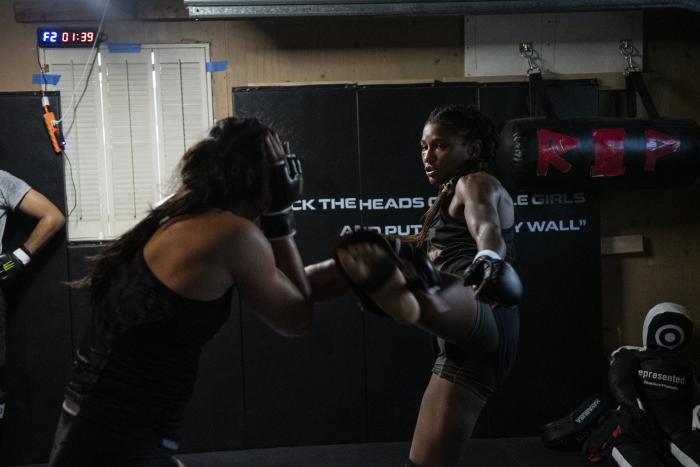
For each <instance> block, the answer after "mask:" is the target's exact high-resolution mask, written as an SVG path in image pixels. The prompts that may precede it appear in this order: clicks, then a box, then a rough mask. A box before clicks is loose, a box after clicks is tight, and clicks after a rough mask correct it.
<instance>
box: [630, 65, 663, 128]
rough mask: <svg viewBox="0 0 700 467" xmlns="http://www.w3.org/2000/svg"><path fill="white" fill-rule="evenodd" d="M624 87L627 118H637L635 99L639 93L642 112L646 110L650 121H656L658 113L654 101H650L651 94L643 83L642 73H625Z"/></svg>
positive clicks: (637, 71) (636, 71)
mask: <svg viewBox="0 0 700 467" xmlns="http://www.w3.org/2000/svg"><path fill="white" fill-rule="evenodd" d="M625 86H626V87H627V116H628V117H636V116H637V101H636V99H637V93H639V97H640V99H642V105H644V110H646V112H647V116H648V117H649V119H650V120H657V119H658V118H659V111H658V110H656V106H655V105H654V101H653V100H652V99H651V94H649V90H648V89H647V86H646V84H645V83H644V78H642V72H641V71H639V70H635V71H630V72H627V73H625Z"/></svg>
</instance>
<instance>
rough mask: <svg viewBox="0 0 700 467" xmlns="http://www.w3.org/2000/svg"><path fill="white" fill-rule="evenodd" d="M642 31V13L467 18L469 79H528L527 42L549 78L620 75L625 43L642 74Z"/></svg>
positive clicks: (624, 63) (465, 59)
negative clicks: (524, 50)
mask: <svg viewBox="0 0 700 467" xmlns="http://www.w3.org/2000/svg"><path fill="white" fill-rule="evenodd" d="M642 26H643V24H642V11H641V10H634V11H605V12H589V13H552V14H549V13H542V14H518V15H472V16H465V17H464V75H465V76H473V77H479V76H516V75H523V74H525V73H526V72H527V69H528V62H527V60H526V59H525V58H523V57H522V56H521V55H520V50H519V46H520V44H521V43H523V42H528V43H530V44H532V50H533V52H534V54H533V60H534V64H536V65H537V66H539V67H540V69H541V71H542V73H545V74H547V73H554V74H584V73H616V72H620V73H621V72H622V71H623V70H624V69H625V67H626V66H627V63H626V62H625V59H624V57H623V56H622V55H621V54H620V50H619V47H620V43H621V41H623V40H629V41H630V43H631V44H632V46H633V48H634V49H635V53H634V56H633V60H634V63H635V64H636V65H637V66H638V67H639V68H640V69H641V68H642Z"/></svg>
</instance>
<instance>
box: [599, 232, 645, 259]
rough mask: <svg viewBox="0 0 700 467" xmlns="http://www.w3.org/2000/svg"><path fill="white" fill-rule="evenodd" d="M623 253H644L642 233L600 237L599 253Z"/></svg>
mask: <svg viewBox="0 0 700 467" xmlns="http://www.w3.org/2000/svg"><path fill="white" fill-rule="evenodd" d="M625 253H644V237H643V236H642V235H619V236H617V237H602V238H601V239H600V254H601V255H621V254H625Z"/></svg>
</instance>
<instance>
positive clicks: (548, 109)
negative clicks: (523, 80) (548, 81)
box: [528, 72, 559, 120]
mask: <svg viewBox="0 0 700 467" xmlns="http://www.w3.org/2000/svg"><path fill="white" fill-rule="evenodd" d="M528 80H529V81H530V116H531V117H537V116H538V115H539V114H540V109H541V111H542V112H543V113H544V116H545V117H546V118H547V120H559V117H558V116H557V113H556V112H555V111H554V106H553V105H552V101H551V99H550V98H549V94H548V93H547V86H546V85H545V82H544V80H543V79H542V73H540V72H537V73H530V74H529V75H528Z"/></svg>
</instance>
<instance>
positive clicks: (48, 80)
mask: <svg viewBox="0 0 700 467" xmlns="http://www.w3.org/2000/svg"><path fill="white" fill-rule="evenodd" d="M59 79H61V75H47V74H45V73H34V74H33V75H32V84H53V85H56V84H58V80H59Z"/></svg>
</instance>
